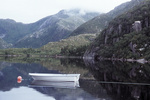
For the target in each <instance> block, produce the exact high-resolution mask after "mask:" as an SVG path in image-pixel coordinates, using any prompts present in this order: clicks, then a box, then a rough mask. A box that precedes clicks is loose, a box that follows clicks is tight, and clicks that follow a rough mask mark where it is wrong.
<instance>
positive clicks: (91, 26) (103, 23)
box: [71, 0, 144, 36]
mask: <svg viewBox="0 0 150 100" xmlns="http://www.w3.org/2000/svg"><path fill="white" fill-rule="evenodd" d="M142 1H144V0H132V1H130V2H126V3H123V4H121V5H119V6H117V7H115V8H114V9H113V10H111V11H110V12H108V13H106V14H100V15H99V16H97V17H95V18H93V19H91V20H89V21H87V22H86V23H84V24H82V25H81V26H79V27H78V28H77V29H76V30H74V31H73V32H72V33H71V36H75V35H78V34H88V33H90V34H91V33H100V32H101V31H102V30H103V29H105V28H106V27H107V26H108V23H109V22H110V21H111V20H113V19H114V18H115V17H117V16H119V15H121V14H123V13H125V12H127V11H128V10H130V9H132V8H133V7H134V6H138V5H139V4H140V3H141V2H142Z"/></svg>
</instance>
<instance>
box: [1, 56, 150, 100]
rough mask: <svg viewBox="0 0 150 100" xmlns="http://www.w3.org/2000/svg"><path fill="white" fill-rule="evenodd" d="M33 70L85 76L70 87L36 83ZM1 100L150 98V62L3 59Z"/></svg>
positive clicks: (134, 99)
mask: <svg viewBox="0 0 150 100" xmlns="http://www.w3.org/2000/svg"><path fill="white" fill-rule="evenodd" d="M29 73H55V74H57V73H66V74H68V73H72V74H76V73H78V74H81V76H80V80H79V83H78V85H79V86H78V87H71V88H70V87H69V88H68V87H67V85H66V86H65V87H64V86H63V87H62V86H58V85H57V84H58V83H53V84H54V85H53V86H44V85H40V86H39V85H33V82H34V80H33V79H32V78H31V76H29V75H28V74H29ZM18 76H22V78H23V81H22V82H21V83H18V82H17V77H18ZM59 84H61V83H59ZM68 85H69V84H68ZM0 100H150V65H149V64H139V63H127V62H126V63H125V62H112V61H97V62H95V61H92V60H82V59H53V58H49V59H34V60H33V59H23V60H20V59H17V60H16V59H15V60H14V59H12V60H11V59H8V60H7V59H5V60H1V61H0Z"/></svg>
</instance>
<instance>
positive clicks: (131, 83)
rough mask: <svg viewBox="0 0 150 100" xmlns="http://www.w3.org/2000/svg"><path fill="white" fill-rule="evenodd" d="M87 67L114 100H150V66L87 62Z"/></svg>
mask: <svg viewBox="0 0 150 100" xmlns="http://www.w3.org/2000/svg"><path fill="white" fill-rule="evenodd" d="M85 64H86V66H87V67H88V68H89V70H90V71H91V73H92V74H93V75H94V77H95V78H96V80H97V81H99V83H100V84H101V86H102V87H103V88H104V89H106V91H107V93H108V94H109V96H111V97H112V99H113V100H150V95H149V94H150V86H149V85H150V74H149V73H150V65H149V64H145V65H143V64H138V63H127V62H126V63H125V62H111V61H99V62H94V61H93V62H91V61H88V60H85Z"/></svg>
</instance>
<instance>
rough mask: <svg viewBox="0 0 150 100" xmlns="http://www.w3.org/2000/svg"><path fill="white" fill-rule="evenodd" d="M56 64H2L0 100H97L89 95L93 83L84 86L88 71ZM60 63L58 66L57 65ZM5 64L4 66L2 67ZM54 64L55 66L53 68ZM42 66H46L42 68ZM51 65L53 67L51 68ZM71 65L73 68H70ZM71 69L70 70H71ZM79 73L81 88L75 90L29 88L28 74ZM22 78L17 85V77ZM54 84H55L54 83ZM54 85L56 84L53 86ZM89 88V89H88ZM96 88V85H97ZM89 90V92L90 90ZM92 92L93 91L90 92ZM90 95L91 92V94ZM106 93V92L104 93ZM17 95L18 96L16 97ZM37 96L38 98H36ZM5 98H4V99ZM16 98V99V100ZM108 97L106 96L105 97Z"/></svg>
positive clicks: (29, 79)
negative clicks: (81, 77)
mask: <svg viewBox="0 0 150 100" xmlns="http://www.w3.org/2000/svg"><path fill="white" fill-rule="evenodd" d="M56 62H57V64H56V63H53V62H51V63H49V64H48V63H47V61H46V62H43V61H42V63H41V62H39V63H41V64H36V63H30V64H29V63H8V62H2V63H1V64H3V66H2V67H0V68H1V69H0V73H1V74H0V77H1V78H0V79H1V80H0V100H10V98H11V99H14V100H20V99H21V100H31V99H32V100H33V99H36V100H41V99H44V100H47V99H49V100H96V99H98V97H97V96H93V95H92V94H90V92H88V90H89V91H91V90H92V89H93V88H92V85H93V86H96V85H95V84H94V83H90V82H89V84H91V85H89V84H88V85H87V86H88V87H86V86H85V83H87V82H85V78H87V77H88V76H89V75H87V73H88V72H89V71H88V69H86V68H84V67H85V66H84V67H83V66H78V67H76V65H74V64H71V65H69V64H68V65H67V64H64V63H62V62H61V61H60V60H59V61H56ZM58 62H60V65H59V63H58ZM4 63H5V65H4ZM55 64H56V66H55ZM42 65H47V66H46V67H43V66H42ZM52 65H53V66H52ZM72 65H73V67H72ZM71 67H72V70H71ZM77 71H79V72H78V73H81V74H82V76H83V79H84V80H82V81H80V84H81V86H80V87H76V88H60V87H57V86H52V87H45V86H40V87H30V85H32V81H33V80H32V79H31V77H30V76H29V75H28V73H34V72H36V73H76V72H77ZM18 76H22V77H23V79H24V80H23V81H22V83H20V84H18V83H17V77H18ZM54 84H55V83H54ZM55 85H56V84H55ZM89 86H90V87H89ZM97 86H98V84H97ZM90 89H91V90H90ZM92 91H94V90H92ZM91 93H92V92H91ZM105 93H106V92H105ZM18 95H19V96H18ZM37 95H38V96H37ZM5 96H6V97H5ZM17 96H18V98H17ZM106 97H108V96H106Z"/></svg>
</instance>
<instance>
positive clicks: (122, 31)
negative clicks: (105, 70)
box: [85, 0, 150, 60]
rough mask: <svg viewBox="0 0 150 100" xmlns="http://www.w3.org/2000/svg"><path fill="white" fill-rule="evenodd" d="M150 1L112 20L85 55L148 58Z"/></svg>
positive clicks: (147, 0)
mask: <svg viewBox="0 0 150 100" xmlns="http://www.w3.org/2000/svg"><path fill="white" fill-rule="evenodd" d="M149 11H150V1H149V0H145V1H143V2H141V3H140V4H139V5H138V6H135V7H134V8H133V9H131V10H129V11H128V12H126V13H124V14H122V15H120V16H118V17H116V18H115V19H114V20H112V21H111V22H110V23H109V25H108V27H107V28H105V29H104V30H103V31H102V32H101V34H100V35H99V36H98V37H97V38H96V40H95V41H94V42H93V43H92V45H91V46H90V48H89V49H88V50H87V51H86V53H85V57H96V56H97V57H104V58H105V57H106V58H112V57H113V58H133V59H143V58H144V59H147V60H148V59H150V50H149V49H150V34H149V33H150V12H149Z"/></svg>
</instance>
